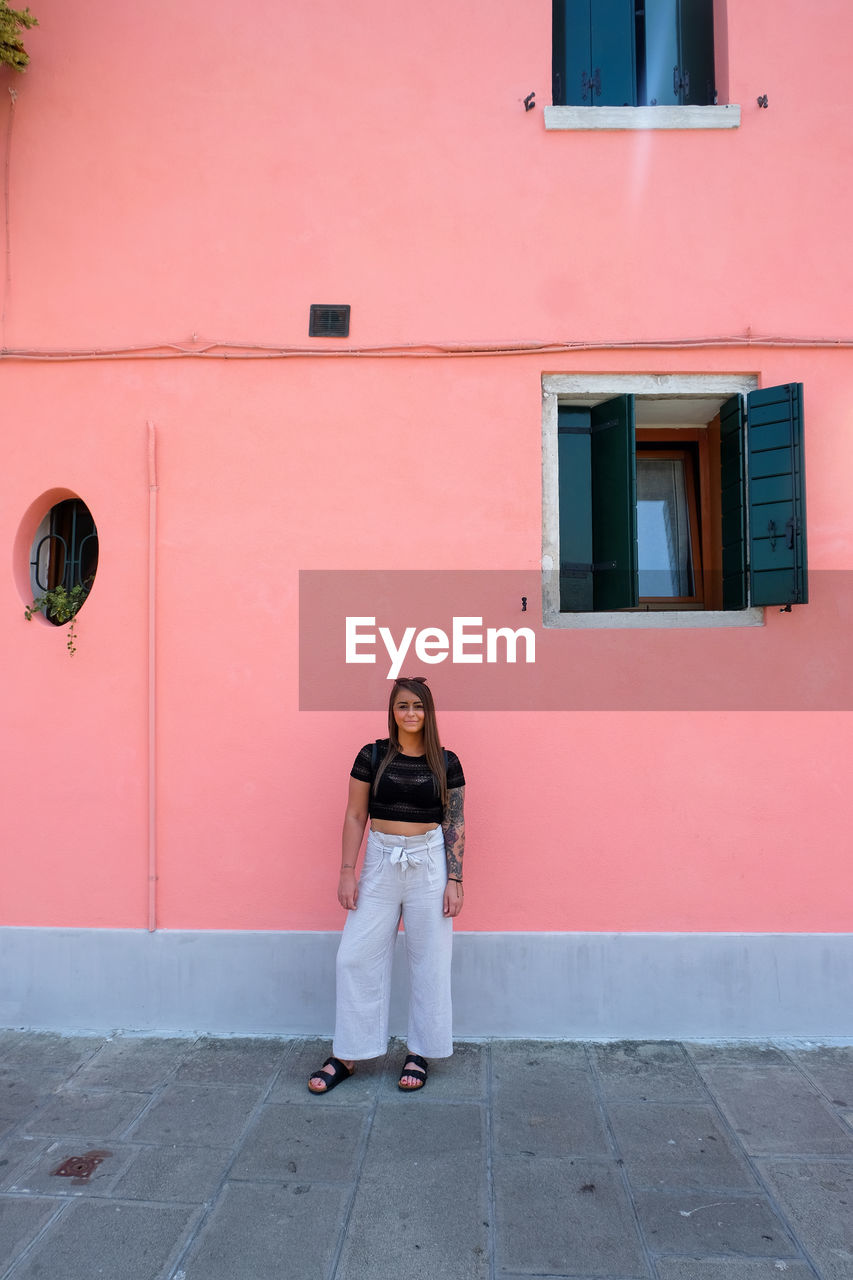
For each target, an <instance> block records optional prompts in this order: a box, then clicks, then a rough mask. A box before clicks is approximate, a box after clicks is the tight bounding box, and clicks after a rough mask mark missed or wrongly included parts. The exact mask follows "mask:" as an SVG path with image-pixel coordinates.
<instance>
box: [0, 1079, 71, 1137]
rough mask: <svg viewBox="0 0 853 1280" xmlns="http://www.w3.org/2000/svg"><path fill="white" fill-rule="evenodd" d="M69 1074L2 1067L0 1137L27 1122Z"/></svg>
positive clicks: (0, 1082)
mask: <svg viewBox="0 0 853 1280" xmlns="http://www.w3.org/2000/svg"><path fill="white" fill-rule="evenodd" d="M66 1076H67V1072H65V1071H56V1070H52V1069H45V1068H42V1067H26V1066H24V1065H22V1064H21V1063H19V1062H16V1063H12V1064H9V1065H7V1064H5V1063H3V1064H0V1135H2V1134H4V1133H7V1132H8V1131H9V1130H10V1129H13V1128H14V1127H15V1125H17V1124H19V1123H20V1122H21V1121H22V1120H26V1119H27V1118H28V1117H29V1116H30V1115H32V1113H33V1112H34V1111H35V1110H36V1109H37V1108H38V1107H39V1106H41V1105H43V1104H44V1100H45V1097H46V1096H47V1095H48V1094H51V1093H53V1092H54V1090H55V1089H58V1088H59V1086H60V1085H61V1084H62V1083H63V1082H64V1080H65V1079H66Z"/></svg>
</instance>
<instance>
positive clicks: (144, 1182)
mask: <svg viewBox="0 0 853 1280" xmlns="http://www.w3.org/2000/svg"><path fill="white" fill-rule="evenodd" d="M233 1157H234V1153H233V1151H232V1149H231V1147H188V1146H166V1147H139V1148H137V1149H136V1150H135V1152H134V1154H133V1156H132V1159H131V1161H130V1164H129V1167H128V1168H126V1170H125V1172H124V1173H122V1174H121V1176H120V1177H119V1178H118V1179H117V1180H116V1182H115V1183H114V1184H113V1185H112V1187H111V1188H110V1191H111V1194H112V1195H113V1196H115V1197H116V1198H117V1199H120V1200H150V1201H153V1202H156V1203H161V1204H169V1203H172V1202H174V1203H179V1204H204V1203H206V1202H207V1201H208V1200H210V1199H211V1198H212V1197H213V1196H214V1195H215V1194H216V1192H217V1191H218V1190H219V1188H220V1186H221V1184H222V1180H223V1178H224V1176H225V1173H226V1171H227V1169H228V1166H229V1165H230V1163H231V1161H232V1159H233Z"/></svg>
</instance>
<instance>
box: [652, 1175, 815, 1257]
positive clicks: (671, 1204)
mask: <svg viewBox="0 0 853 1280" xmlns="http://www.w3.org/2000/svg"><path fill="white" fill-rule="evenodd" d="M634 1203H635V1205H636V1209H637V1215H638V1217H639V1220H640V1226H641V1228H642V1230H643V1234H644V1236H645V1238H646V1242H647V1244H648V1246H649V1249H650V1250H651V1251H652V1252H653V1253H678V1254H688V1255H691V1254H692V1255H693V1256H694V1257H701V1256H702V1255H703V1254H704V1255H706V1256H707V1255H710V1256H711V1257H714V1256H715V1255H716V1256H719V1255H721V1254H730V1253H731V1254H741V1255H747V1256H749V1255H752V1256H753V1257H765V1258H768V1257H772V1258H774V1259H776V1260H779V1259H782V1260H785V1259H788V1258H793V1257H796V1256H797V1252H798V1251H797V1247H796V1245H795V1243H794V1241H793V1240H792V1238H791V1236H790V1234H789V1232H788V1231H787V1230H786V1229H785V1225H784V1223H783V1222H782V1221H781V1220H780V1218H779V1217H778V1216H777V1214H776V1213H775V1212H774V1210H773V1208H772V1206H771V1204H770V1202H769V1200H768V1199H767V1198H766V1197H765V1196H763V1195H752V1196H748V1195H740V1196H738V1195H734V1194H730V1195H727V1196H722V1195H720V1196H714V1197H709V1196H708V1195H707V1194H703V1193H701V1192H699V1193H697V1192H695V1191H689V1192H688V1191H686V1192H677V1191H638V1192H636V1193H635V1196H634Z"/></svg>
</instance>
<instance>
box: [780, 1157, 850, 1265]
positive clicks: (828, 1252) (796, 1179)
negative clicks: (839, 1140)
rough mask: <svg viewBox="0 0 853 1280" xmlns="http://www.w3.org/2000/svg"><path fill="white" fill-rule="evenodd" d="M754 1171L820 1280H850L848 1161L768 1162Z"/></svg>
mask: <svg viewBox="0 0 853 1280" xmlns="http://www.w3.org/2000/svg"><path fill="white" fill-rule="evenodd" d="M760 1167H761V1171H762V1173H763V1174H764V1176H765V1178H766V1179H767V1181H768V1182H769V1183H770V1185H771V1186H772V1188H773V1190H774V1192H775V1193H776V1196H777V1198H778V1201H779V1204H780V1205H781V1207H782V1210H783V1212H784V1213H785V1216H786V1217H787V1219H788V1222H789V1223H790V1224H791V1226H792V1227H793V1229H794V1231H795V1232H796V1235H797V1237H798V1239H799V1240H800V1242H801V1244H802V1245H803V1246H804V1248H805V1250H806V1252H807V1254H808V1255H809V1256H810V1257H811V1259H812V1261H813V1262H814V1263H815V1264H816V1266H817V1268H818V1272H819V1274H820V1276H821V1280H850V1277H851V1276H853V1160H850V1161H835V1160H789V1161H782V1160H779V1161H774V1160H768V1161H762V1162H761V1165H760Z"/></svg>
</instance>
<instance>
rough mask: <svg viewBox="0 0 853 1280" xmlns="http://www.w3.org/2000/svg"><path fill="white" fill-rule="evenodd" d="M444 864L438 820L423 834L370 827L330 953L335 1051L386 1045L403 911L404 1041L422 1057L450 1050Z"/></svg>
mask: <svg viewBox="0 0 853 1280" xmlns="http://www.w3.org/2000/svg"><path fill="white" fill-rule="evenodd" d="M446 884H447V864H446V862H445V858H444V833H443V832H442V830H441V827H436V829H435V830H434V831H428V832H427V833H426V835H422V836H386V835H380V834H379V832H377V831H372V830H371V831H370V833H369V834H368V837H367V848H366V850H365V854H364V865H363V867H362V871H361V877H360V879H359V882H358V905H357V907H356V909H355V911H350V912H348V913H347V918H346V923H345V925H344V931H343V934H342V936H341V944H340V947H339V948H338V959H337V1012H336V1018H335V1039H334V1043H333V1047H332V1052H333V1053H334V1055H335V1057H336V1058H345V1059H346V1060H347V1061H349V1060H350V1059H352V1058H356V1059H361V1058H378V1057H379V1056H380V1054H383V1053H384V1052H385V1050H386V1049H387V1047H388V1007H389V1003H390V999H391V966H392V963H393V959H394V943H395V940H396V937H397V930H398V927H399V924H400V917H401V916H402V919H403V925H404V928H405V939H406V955H407V957H408V963H409V1030H408V1038H407V1045H408V1048H409V1050H410V1051H411V1052H412V1053H419V1054H421V1055H422V1056H423V1057H424V1058H449V1057H450V1055H451V1054H452V1053H453V1031H452V1020H453V1019H452V1009H451V1003H450V960H451V952H452V948H453V921H452V919H451V918H450V917H449V916H444V915H443V914H442V907H443V903H444V889H445V885H446Z"/></svg>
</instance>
